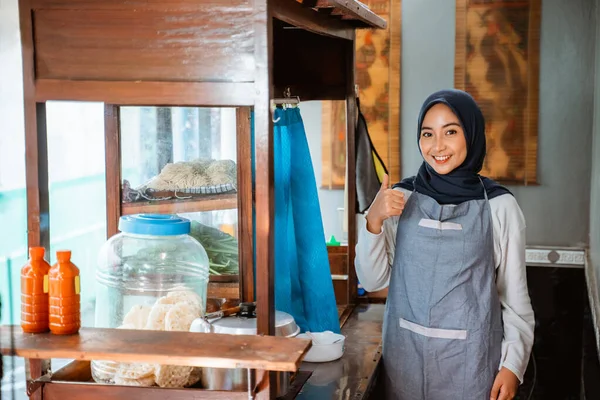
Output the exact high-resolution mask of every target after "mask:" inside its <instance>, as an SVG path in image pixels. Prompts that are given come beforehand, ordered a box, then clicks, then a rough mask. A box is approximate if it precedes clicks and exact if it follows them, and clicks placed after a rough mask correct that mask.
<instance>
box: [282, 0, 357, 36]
mask: <svg viewBox="0 0 600 400" xmlns="http://www.w3.org/2000/svg"><path fill="white" fill-rule="evenodd" d="M271 4H272V7H273V17H275V18H277V19H278V20H281V21H283V22H286V23H288V24H290V25H293V26H294V27H297V28H300V29H305V30H307V31H310V32H313V33H317V34H319V35H325V36H331V37H336V38H339V39H346V40H350V38H351V37H352V32H353V28H352V26H349V24H344V23H343V22H341V21H339V20H337V19H334V18H330V17H328V16H326V15H324V14H319V13H317V12H316V11H315V10H313V9H311V8H307V7H303V6H302V4H300V3H297V2H294V1H289V0H286V1H283V0H279V1H273V2H271Z"/></svg>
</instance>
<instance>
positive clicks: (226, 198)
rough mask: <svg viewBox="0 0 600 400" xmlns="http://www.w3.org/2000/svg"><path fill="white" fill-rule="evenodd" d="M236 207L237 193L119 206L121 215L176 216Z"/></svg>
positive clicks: (139, 202)
mask: <svg viewBox="0 0 600 400" xmlns="http://www.w3.org/2000/svg"><path fill="white" fill-rule="evenodd" d="M237 206H238V199H237V193H231V194H216V195H206V196H202V197H195V198H192V199H185V200H180V199H174V200H162V201H137V202H134V203H123V204H121V215H131V214H144V213H145V214H176V213H187V212H199V211H215V210H233V209H236V208H237Z"/></svg>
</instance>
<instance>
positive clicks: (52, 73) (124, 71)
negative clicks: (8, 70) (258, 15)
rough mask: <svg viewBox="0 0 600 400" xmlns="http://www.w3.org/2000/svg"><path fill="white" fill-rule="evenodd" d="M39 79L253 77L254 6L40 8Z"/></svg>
mask: <svg viewBox="0 0 600 400" xmlns="http://www.w3.org/2000/svg"><path fill="white" fill-rule="evenodd" d="M33 14H34V15H33V21H34V42H35V53H34V54H35V67H36V77H37V78H38V79H61V80H108V81H187V82H194V81H213V82H251V81H253V79H254V54H253V52H254V37H253V30H252V18H251V10H250V9H247V8H235V7H230V6H229V5H228V4H225V3H223V4H221V5H218V4H212V5H210V6H204V5H202V4H201V3H199V9H198V10H196V11H193V12H192V11H179V10H177V9H172V10H150V9H146V10H144V11H143V12H140V10H137V9H135V8H134V7H131V6H130V7H129V8H128V9H120V10H114V9H113V10H107V9H104V10H99V9H71V10H67V9H53V10H49V9H44V8H41V9H37V10H34V13H33Z"/></svg>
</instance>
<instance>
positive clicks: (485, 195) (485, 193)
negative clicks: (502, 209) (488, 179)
mask: <svg viewBox="0 0 600 400" xmlns="http://www.w3.org/2000/svg"><path fill="white" fill-rule="evenodd" d="M477 178H478V179H479V182H480V183H481V186H482V187H483V196H484V197H485V201H489V200H488V195H487V190H485V185H484V184H483V181H482V180H481V176H479V175H477Z"/></svg>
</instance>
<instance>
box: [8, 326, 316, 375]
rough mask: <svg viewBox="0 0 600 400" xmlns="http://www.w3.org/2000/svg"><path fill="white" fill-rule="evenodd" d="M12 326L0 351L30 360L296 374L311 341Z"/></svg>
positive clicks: (242, 336)
mask: <svg viewBox="0 0 600 400" xmlns="http://www.w3.org/2000/svg"><path fill="white" fill-rule="evenodd" d="M12 330H13V332H12V334H13V335H14V341H13V346H14V348H13V349H11V340H10V337H11V327H10V326H0V352H1V353H2V354H6V355H9V356H10V355H16V356H19V357H25V358H34V359H52V358H71V359H75V360H110V361H118V362H151V363H156V364H165V365H187V366H198V367H212V368H250V369H259V370H267V371H289V372H295V371H297V370H298V367H299V366H300V363H301V361H302V358H303V357H304V354H306V352H307V351H308V349H309V348H310V346H311V342H310V340H305V339H296V338H294V339H290V338H283V337H277V336H259V335H225V334H217V333H191V332H165V331H143V332H140V331H139V330H127V329H101V328H81V330H80V332H79V333H78V334H76V335H53V334H51V333H42V334H37V335H35V334H27V333H23V331H22V330H21V327H20V326H14V327H13V329H12ZM142 333H143V334H142ZM174 343H177V346H174V345H173V344H174Z"/></svg>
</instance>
